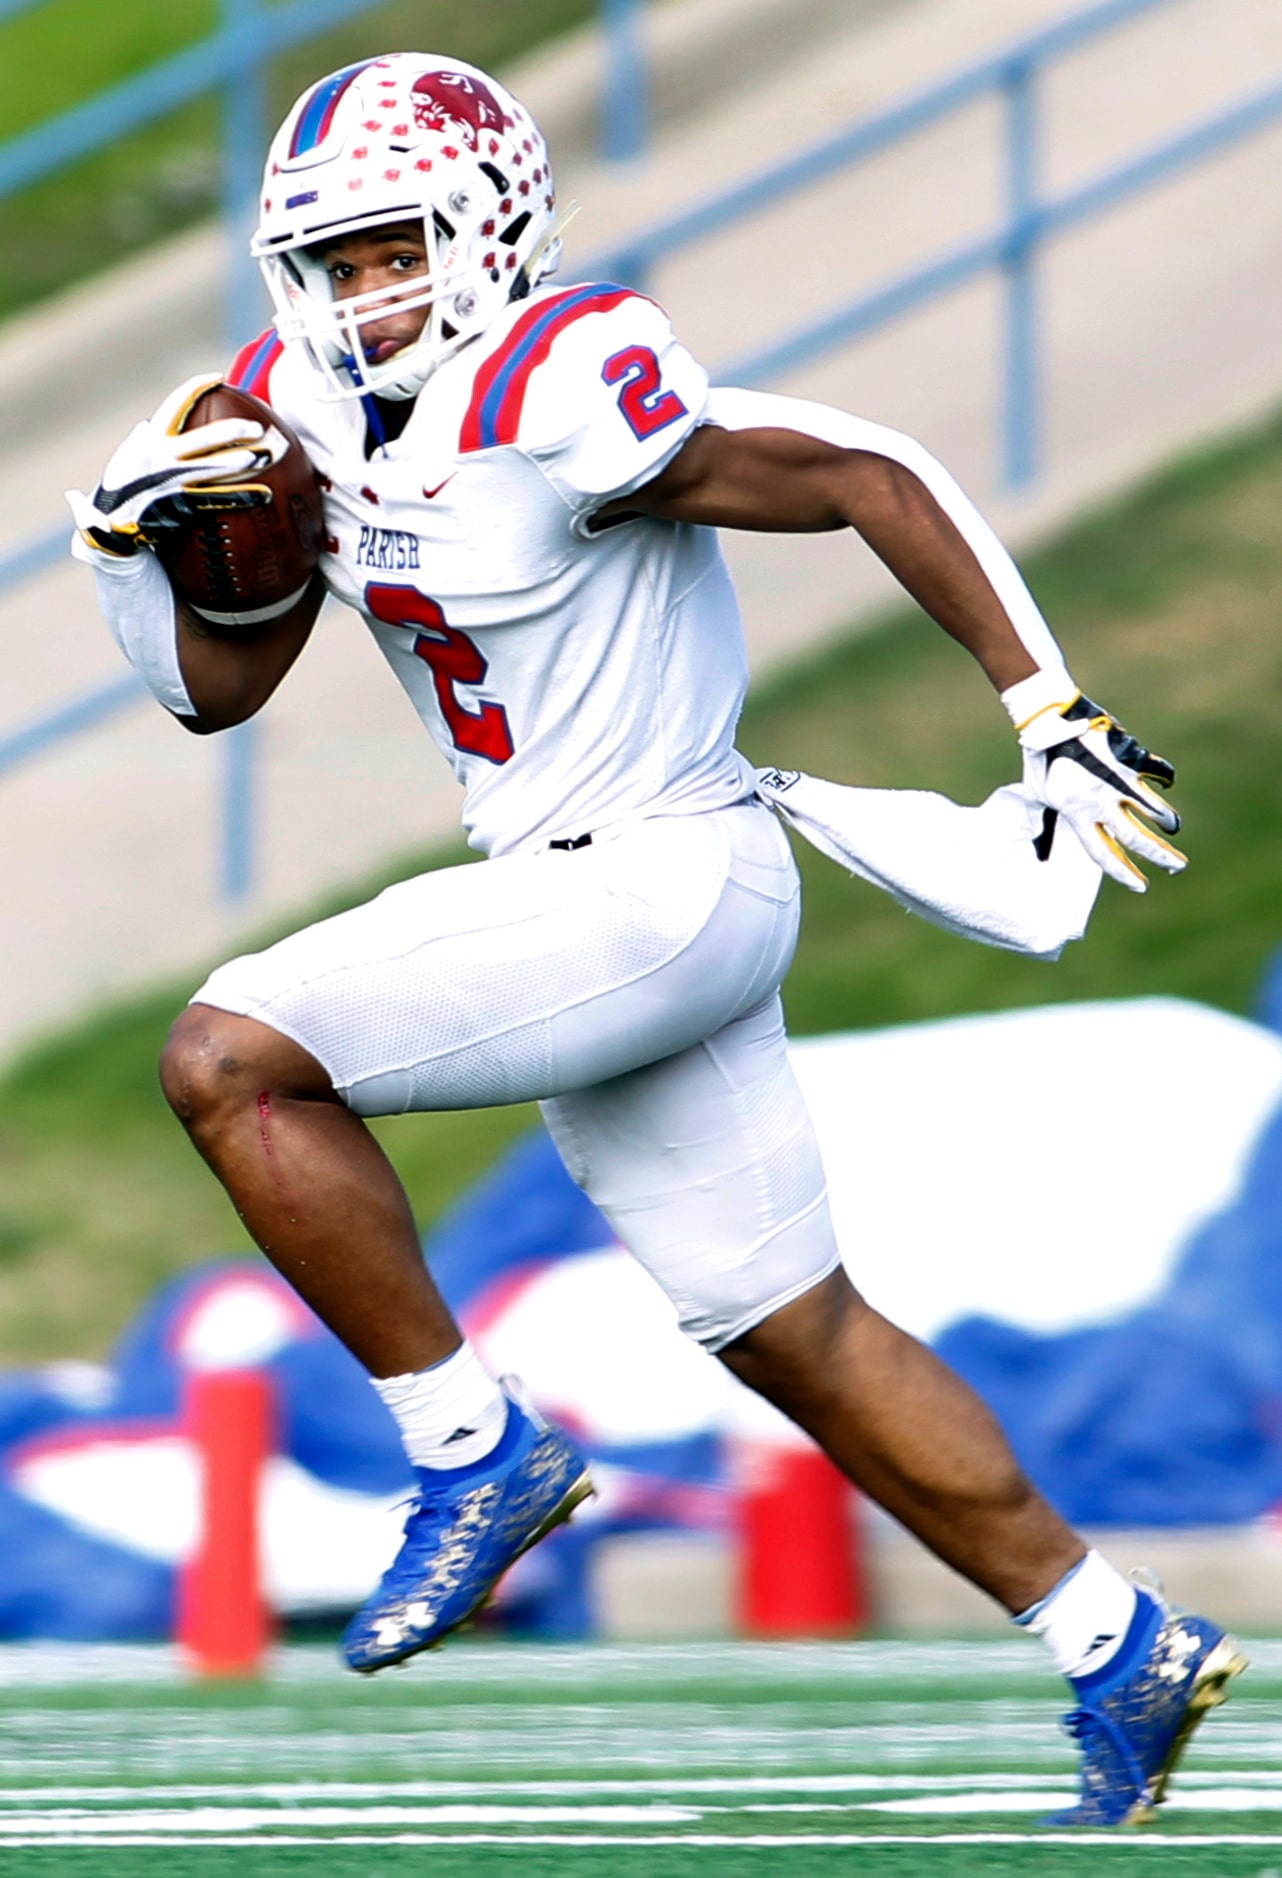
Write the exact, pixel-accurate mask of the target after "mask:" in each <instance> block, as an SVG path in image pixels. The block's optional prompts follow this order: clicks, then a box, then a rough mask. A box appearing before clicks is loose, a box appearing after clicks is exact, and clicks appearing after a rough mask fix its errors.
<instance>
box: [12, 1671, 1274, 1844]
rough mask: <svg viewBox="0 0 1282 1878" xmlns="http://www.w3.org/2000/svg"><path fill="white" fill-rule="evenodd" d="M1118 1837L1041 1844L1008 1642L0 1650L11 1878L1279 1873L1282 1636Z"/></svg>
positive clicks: (1069, 1783)
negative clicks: (381, 1661)
mask: <svg viewBox="0 0 1282 1878" xmlns="http://www.w3.org/2000/svg"><path fill="white" fill-rule="evenodd" d="M1250 1653H1251V1654H1252V1656H1253V1658H1254V1666H1253V1668H1252V1670H1251V1672H1250V1673H1249V1676H1248V1677H1247V1678H1244V1679H1243V1680H1242V1681H1241V1682H1239V1683H1238V1684H1237V1685H1236V1689H1237V1693H1236V1694H1235V1696H1234V1698H1233V1700H1232V1702H1231V1704H1230V1706H1229V1707H1228V1708H1227V1709H1225V1710H1224V1711H1222V1712H1220V1713H1217V1714H1215V1715H1213V1716H1212V1717H1211V1718H1210V1719H1209V1720H1208V1722H1207V1723H1206V1725H1205V1727H1204V1729H1203V1730H1202V1732H1201V1733H1200V1734H1199V1735H1198V1737H1197V1739H1196V1741H1195V1743H1194V1745H1193V1747H1192V1749H1191V1750H1190V1752H1189V1755H1188V1758H1187V1762H1186V1765H1185V1768H1184V1770H1183V1772H1182V1775H1181V1776H1180V1777H1179V1778H1178V1779H1177V1782H1176V1786H1175V1790H1174V1794H1173V1797H1172V1799H1171V1800H1170V1801H1169V1802H1168V1804H1167V1805H1166V1806H1165V1807H1164V1808H1163V1810H1162V1813H1161V1814H1160V1816H1159V1822H1158V1823H1157V1824H1155V1825H1154V1826H1152V1827H1149V1828H1146V1829H1145V1830H1143V1831H1142V1832H1131V1833H1126V1834H1117V1833H1107V1834H1105V1833H1089V1834H1084V1835H1072V1834H1063V1833H1059V1834H1055V1833H1048V1832H1046V1831H1045V1830H1043V1829H1041V1828H1039V1826H1038V1824H1037V1821H1038V1819H1039V1817H1040V1815H1041V1814H1042V1813H1044V1812H1045V1811H1046V1809H1047V1808H1052V1807H1057V1806H1061V1805H1064V1804H1066V1803H1067V1802H1069V1801H1070V1799H1071V1797H1072V1793H1073V1760H1072V1754H1071V1751H1070V1748H1069V1746H1068V1743H1067V1742H1066V1741H1065V1739H1064V1738H1063V1736H1062V1735H1061V1734H1060V1733H1059V1731H1058V1729H1057V1727H1056V1721H1055V1717H1056V1702H1057V1700H1058V1699H1059V1697H1058V1692H1057V1688H1056V1684H1055V1682H1054V1679H1053V1678H1052V1677H1051V1676H1050V1675H1049V1674H1048V1673H1045V1672H1043V1671H1042V1669H1041V1663H1040V1660H1039V1658H1038V1656H1037V1654H1036V1651H1035V1649H1034V1648H1033V1647H1032V1646H1030V1645H1029V1644H1027V1643H1024V1642H1020V1641H1013V1642H1010V1643H1001V1644H977V1643H971V1644H957V1643H939V1644H927V1643H915V1644H895V1643H886V1642H880V1643H864V1644H842V1645H836V1646H828V1645H817V1644H812V1645H777V1646H751V1645H738V1646H735V1645H698V1646H685V1647H677V1646H649V1647H646V1648H644V1649H628V1648H624V1647H618V1646H616V1647H608V1646H607V1647H593V1646H584V1647H576V1648H573V1649H565V1648H541V1647H539V1646H513V1645H487V1644H483V1643H480V1644H466V1643H464V1644H457V1645H454V1646H451V1648H450V1649H448V1650H447V1651H445V1652H444V1653H443V1654H441V1655H440V1656H436V1657H433V1658H432V1659H431V1660H430V1661H429V1662H427V1663H420V1664H416V1665H412V1666H410V1667H409V1668H407V1669H406V1670H405V1671H403V1672H401V1673H398V1674H397V1675H394V1676H389V1675H384V1676H381V1677H378V1678H375V1679H373V1680H370V1681H361V1680H358V1679H356V1678H353V1677H351V1676H347V1675H345V1674H344V1673H343V1672H342V1671H341V1670H340V1669H339V1668H338V1667H337V1665H336V1664H335V1663H334V1661H333V1659H332V1656H331V1655H330V1653H329V1652H328V1651H327V1650H321V1649H317V1648H313V1647H307V1648H298V1647H295V1648H291V1649H289V1650H287V1651H285V1652H283V1653H282V1656H281V1659H280V1661H279V1663H278V1665H277V1667H276V1669H275V1671H274V1673H273V1675H272V1677H271V1678H270V1679H269V1680H268V1681H266V1682H264V1683H263V1684H261V1685H258V1686H243V1685H242V1686H226V1685H224V1686H219V1685H205V1686H203V1687H198V1686H193V1685H191V1684H187V1683H184V1682H183V1681H182V1680H181V1679H180V1678H179V1677H178V1676H177V1675H176V1673H175V1672H174V1670H173V1668H172V1662H171V1659H170V1658H169V1656H168V1654H167V1653H164V1652H159V1651H155V1652H147V1651H128V1650H124V1651H113V1650H91V1651H87V1652H84V1651H78V1650H76V1649H75V1648H74V1646H61V1647H60V1648H59V1649H58V1650H57V1651H56V1652H55V1651H50V1650H48V1649H47V1648H46V1649H34V1650H32V1651H30V1652H27V1651H23V1650H21V1649H12V1648H11V1649H8V1650H4V1651H0V1868H3V1869H4V1870H6V1871H7V1870H9V1869H13V1870H15V1871H21V1872H22V1873H24V1874H26V1873H31V1874H32V1878H46V1875H48V1878H54V1874H57V1878H63V1874H68V1875H69V1878H70V1875H72V1874H81V1873H83V1874H86V1875H87V1874H89V1873H91V1872H92V1873H94V1874H95V1878H97V1875H98V1874H105V1875H106V1878H135V1875H136V1878H152V1875H153V1874H155V1878H161V1874H168V1873H171V1872H173V1871H175V1870H176V1871H179V1872H182V1873H184V1874H185V1873H193V1874H197V1875H199V1874H202V1873H205V1872H213V1871H220V1870H227V1871H231V1870H233V1869H234V1870H235V1871H236V1872H237V1874H239V1875H240V1878H268V1875H269V1874H270V1875H271V1878H275V1874H278V1873H294V1872H303V1871H308V1872H316V1873H318V1874H324V1878H349V1874H350V1875H351V1878H356V1875H357V1874H360V1878H384V1875H385V1874H387V1875H389V1878H399V1874H401V1873H406V1874H408V1873H409V1872H412V1871H430V1872H431V1873H432V1874H433V1878H487V1874H490V1873H498V1872H510V1871H517V1870H519V1871H520V1872H521V1873H522V1874H529V1878H553V1875H555V1878H607V1875H608V1878H617V1875H618V1874H620V1873H636V1874H637V1878H677V1875H678V1874H680V1878H701V1875H703V1874H706V1875H707V1878H747V1875H750V1874H753V1873H761V1874H763V1878H764V1875H765V1874H770V1875H771V1878H774V1875H775V1874H785V1875H786V1878H817V1875H818V1874H827V1873H832V1874H834V1875H835V1874H837V1873H839V1872H840V1873H850V1872H856V1873H864V1872H870V1873H877V1874H882V1873H885V1874H892V1873H894V1874H904V1875H905V1878H907V1875H908V1874H912V1878H924V1875H930V1878H934V1875H935V1874H939V1878H970V1875H971V1874H977V1873H980V1872H983V1873H986V1874H987V1873H1016V1872H1019V1873H1035V1874H1037V1878H1060V1875H1061V1874H1062V1875H1063V1878H1077V1875H1078V1874H1081V1875H1082V1878H1085V1875H1086V1874H1087V1873H1098V1872H1101V1871H1105V1872H1107V1873H1108V1874H1109V1878H1140V1874H1157V1873H1159V1872H1160V1873H1162V1874H1166V1873H1168V1872H1177V1873H1187V1874H1189V1878H1193V1874H1197V1878H1221V1875H1223V1878H1229V1875H1230V1874H1232V1875H1234V1878H1236V1875H1238V1874H1241V1875H1242V1878H1246V1875H1247V1874H1251V1878H1277V1874H1278V1872H1279V1870H1282V1732H1280V1731H1279V1729H1278V1727H1277V1712H1278V1709H1277V1704H1278V1700H1279V1697H1282V1645H1280V1644H1278V1643H1276V1642H1273V1643H1263V1644H1255V1645H1252V1646H1250Z"/></svg>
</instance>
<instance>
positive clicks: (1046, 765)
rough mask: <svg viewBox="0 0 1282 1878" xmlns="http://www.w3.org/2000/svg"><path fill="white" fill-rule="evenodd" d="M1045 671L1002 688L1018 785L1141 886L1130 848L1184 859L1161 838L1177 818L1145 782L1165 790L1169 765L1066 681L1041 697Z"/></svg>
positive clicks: (1126, 880)
mask: <svg viewBox="0 0 1282 1878" xmlns="http://www.w3.org/2000/svg"><path fill="white" fill-rule="evenodd" d="M1048 677H1049V675H1048V674H1044V673H1038V674H1037V675H1036V677H1035V678H1030V679H1026V680H1024V681H1023V682H1022V684H1020V685H1016V686H1012V688H1011V690H1010V691H1007V692H1004V693H1003V694H1002V702H1003V703H1004V704H1006V706H1007V708H1008V709H1009V710H1010V711H1011V715H1012V716H1013V717H1015V718H1016V727H1017V729H1018V731H1019V741H1020V744H1021V746H1022V748H1023V751H1024V787H1025V789H1026V791H1027V792H1028V794H1029V795H1030V796H1031V797H1032V798H1033V799H1034V800H1035V801H1038V802H1043V803H1045V805H1046V807H1047V808H1049V809H1053V810H1055V811H1056V812H1057V813H1058V814H1060V815H1062V816H1063V817H1064V819H1065V821H1066V822H1067V823H1068V824H1069V826H1070V827H1071V828H1072V830H1073V833H1074V834H1075V835H1076V836H1077V838H1078V840H1079V841H1080V842H1081V844H1082V846H1083V847H1084V848H1085V849H1086V852H1087V853H1088V854H1089V855H1090V857H1091V859H1092V860H1093V861H1095V862H1096V864H1097V865H1098V866H1099V867H1101V868H1102V869H1103V870H1104V872H1105V873H1106V874H1108V875H1110V876H1111V877H1112V878H1113V879H1114V880H1116V881H1120V883H1121V885H1122V886H1123V887H1129V888H1130V890H1131V891H1132V893H1144V892H1145V891H1146V890H1147V887H1148V881H1147V880H1146V878H1145V876H1144V875H1143V874H1142V873H1141V872H1140V870H1139V868H1138V867H1137V866H1136V865H1135V862H1134V861H1133V860H1132V859H1131V856H1132V855H1137V856H1138V857H1139V859H1140V860H1142V861H1151V862H1152V863H1153V864H1154V866H1156V867H1161V868H1164V869H1165V870H1166V872H1167V873H1168V874H1178V873H1180V872H1181V871H1182V870H1183V869H1184V868H1185V867H1187V866H1188V858H1187V856H1186V855H1183V854H1181V853H1180V851H1179V849H1178V848H1174V847H1172V846H1171V844H1170V842H1168V841H1164V840H1163V839H1162V834H1166V835H1174V834H1177V833H1178V831H1179V826H1180V818H1179V816H1178V815H1177V814H1176V813H1175V810H1174V809H1173V808H1171V807H1170V806H1169V805H1168V804H1167V803H1166V802H1164V801H1163V800H1162V797H1161V796H1160V795H1158V794H1157V793H1156V791H1155V790H1154V789H1153V788H1152V787H1150V785H1151V784H1157V786H1158V788H1161V789H1169V788H1170V786H1171V784H1172V783H1173V782H1174V781H1175V770H1174V768H1173V767H1172V765H1171V764H1170V763H1168V762H1167V760H1166V758H1165V757H1163V756H1158V755H1157V754H1156V753H1155V752H1154V751H1152V750H1146V749H1145V748H1144V746H1143V744H1141V743H1140V742H1139V741H1138V740H1137V739H1136V738H1134V737H1132V736H1131V734H1130V732H1129V731H1126V730H1124V729H1123V728H1122V726H1121V725H1120V724H1118V723H1115V722H1114V720H1113V719H1112V718H1111V717H1110V716H1109V715H1108V713H1107V711H1102V710H1101V709H1100V707H1099V706H1098V705H1097V704H1092V703H1091V700H1090V699H1089V698H1086V697H1083V696H1082V694H1081V692H1079V691H1077V689H1076V687H1075V686H1073V685H1072V684H1071V682H1069V683H1068V684H1067V686H1061V687H1058V689H1060V690H1061V692H1062V693H1063V694H1065V695H1061V697H1059V698H1052V699H1051V701H1050V702H1047V703H1039V702H1038V699H1039V696H1044V695H1045V693H1046V691H1047V689H1048V686H1047V684H1046V683H1044V682H1042V683H1039V681H1044V680H1046V679H1047V678H1048ZM1049 688H1050V689H1052V690H1054V689H1056V688H1057V687H1055V686H1054V685H1053V684H1052V685H1051V686H1050V687H1049ZM1021 693H1022V694H1023V696H1022V697H1021V696H1020V695H1019V694H1021ZM1029 704H1031V705H1032V706H1033V707H1034V708H1033V710H1032V714H1031V715H1030V716H1028V717H1025V718H1023V719H1022V720H1021V718H1020V717H1019V716H1018V715H1017V713H1018V712H1019V710H1020V709H1021V707H1022V706H1023V705H1029ZM1159 829H1160V830H1161V834H1159V833H1157V832H1156V831H1157V830H1159Z"/></svg>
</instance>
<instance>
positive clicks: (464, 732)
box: [365, 581, 514, 763]
mask: <svg viewBox="0 0 1282 1878" xmlns="http://www.w3.org/2000/svg"><path fill="white" fill-rule="evenodd" d="M365 606H366V610H367V611H368V612H370V613H372V614H373V615H374V618H375V619H381V620H382V621H383V623H384V625H387V626H417V627H418V628H419V629H420V630H419V635H418V638H417V639H416V640H415V641H414V656H415V658H419V659H422V661H423V663H424V664H425V665H429V666H430V667H431V670H432V680H433V682H434V684H435V686H436V697H437V701H438V703H439V704H440V707H441V712H442V715H443V716H444V718H445V722H446V723H447V724H448V725H449V728H450V735H451V737H453V739H454V744H455V747H456V748H457V749H459V750H465V751H466V752H467V754H468V755H469V756H483V757H484V758H485V759H486V761H487V762H489V763H506V762H507V760H508V758H509V757H510V756H511V755H512V751H513V747H514V746H513V743H512V733H511V731H510V730H509V728H508V721H507V712H506V711H505V710H504V709H503V706H502V705H501V704H482V705H481V708H480V710H479V711H469V710H467V709H466V708H465V706H464V705H463V704H462V702H461V701H460V699H459V698H458V696H457V694H456V693H455V690H454V687H455V685H479V684H481V683H482V682H483V681H484V678H485V674H486V672H487V671H488V670H489V664H488V662H487V660H486V659H485V657H484V655H483V653H482V652H481V649H480V647H479V646H478V645H476V644H475V643H474V642H473V641H472V640H471V639H469V638H468V636H467V634H466V633H465V632H460V631H459V629H458V627H457V626H449V625H447V624H446V621H445V615H444V614H443V613H442V612H441V609H440V607H439V606H438V605H437V604H436V601H435V600H429V599H428V597H427V595H426V594H425V593H420V592H419V590H418V588H417V587H391V586H385V585H383V584H382V583H380V582H378V581H371V582H370V584H369V585H368V586H367V587H366V589H365Z"/></svg>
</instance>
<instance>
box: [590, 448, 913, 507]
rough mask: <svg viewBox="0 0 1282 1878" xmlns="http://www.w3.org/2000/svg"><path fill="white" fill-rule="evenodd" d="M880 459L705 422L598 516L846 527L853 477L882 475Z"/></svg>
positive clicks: (841, 449)
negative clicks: (642, 481)
mask: <svg viewBox="0 0 1282 1878" xmlns="http://www.w3.org/2000/svg"><path fill="white" fill-rule="evenodd" d="M883 464H884V460H883V459H879V458H876V457H871V456H869V454H868V453H867V452H865V451H851V450H846V449H843V448H841V447H840V446H839V445H837V444H833V443H829V442H827V441H825V440H824V439H823V438H820V437H812V436H808V435H806V434H805V433H804V432H802V431H794V430H783V429H775V428H764V427H761V428H752V429H745V430H723V429H721V428H720V427H719V426H718V425H715V424H703V425H701V426H700V427H699V429H698V430H696V431H695V432H694V433H693V435H692V436H691V437H690V438H689V439H688V441H687V442H686V443H685V444H684V445H683V447H682V448H681V450H680V451H679V452H678V454H677V455H676V456H675V457H674V458H673V460H672V462H671V463H669V464H668V466H667V468H666V469H664V470H663V471H662V472H661V474H660V475H658V476H656V477H655V478H654V480H653V481H652V482H649V483H647V484H646V485H645V486H644V487H643V488H642V489H639V490H638V491H636V493H635V494H634V495H631V496H628V497H625V498H624V499H623V500H621V501H620V502H618V503H612V504H610V505H609V506H608V507H606V508H605V509H603V510H602V511H601V512H600V513H601V516H602V518H603V519H604V520H607V521H608V520H609V519H610V518H611V516H612V514H613V515H622V514H625V513H631V514H643V515H654V516H659V517H661V518H662V519H664V520H666V521H671V522H695V523H699V524H701V525H703V526H705V527H710V528H742V529H753V530H757V531H760V532H763V533H782V534H807V533H820V532H822V531H824V530H827V529H834V528H843V527H846V526H848V525H849V521H850V512H849V495H850V482H851V479H852V477H858V476H864V477H869V476H873V477H878V478H880V477H882V476H884V473H885V471H884V467H883Z"/></svg>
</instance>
